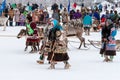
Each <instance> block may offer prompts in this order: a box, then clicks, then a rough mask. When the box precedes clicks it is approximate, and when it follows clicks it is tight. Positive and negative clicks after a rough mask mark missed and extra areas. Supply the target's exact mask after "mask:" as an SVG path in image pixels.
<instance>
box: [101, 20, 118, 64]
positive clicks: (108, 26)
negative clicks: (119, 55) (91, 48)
mask: <svg viewBox="0 0 120 80" xmlns="http://www.w3.org/2000/svg"><path fill="white" fill-rule="evenodd" d="M116 34H117V31H116V29H115V26H113V22H112V21H111V20H107V21H106V22H105V26H103V27H102V48H101V49H100V54H101V55H102V56H104V57H105V59H104V61H105V62H108V61H113V58H114V56H115V55H116V49H115V46H116V42H115V36H116Z"/></svg>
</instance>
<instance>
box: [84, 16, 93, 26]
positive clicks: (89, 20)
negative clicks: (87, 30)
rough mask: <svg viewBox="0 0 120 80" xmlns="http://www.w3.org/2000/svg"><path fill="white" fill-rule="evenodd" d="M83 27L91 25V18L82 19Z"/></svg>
mask: <svg viewBox="0 0 120 80" xmlns="http://www.w3.org/2000/svg"><path fill="white" fill-rule="evenodd" d="M83 25H92V18H91V17H90V16H89V15H86V16H85V17H84V18H83Z"/></svg>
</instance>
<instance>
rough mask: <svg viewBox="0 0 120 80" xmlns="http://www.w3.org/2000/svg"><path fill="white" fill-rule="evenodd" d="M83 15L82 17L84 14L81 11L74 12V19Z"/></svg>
mask: <svg viewBox="0 0 120 80" xmlns="http://www.w3.org/2000/svg"><path fill="white" fill-rule="evenodd" d="M81 17H82V14H81V13H80V12H76V13H74V16H73V18H74V19H80V18H81Z"/></svg>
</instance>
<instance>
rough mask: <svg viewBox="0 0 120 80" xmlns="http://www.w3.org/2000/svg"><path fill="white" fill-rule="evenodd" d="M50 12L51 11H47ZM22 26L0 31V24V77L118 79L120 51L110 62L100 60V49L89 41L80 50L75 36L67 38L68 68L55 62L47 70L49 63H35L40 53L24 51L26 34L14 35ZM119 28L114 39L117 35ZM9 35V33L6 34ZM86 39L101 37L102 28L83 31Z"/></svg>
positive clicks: (21, 79)
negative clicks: (54, 67)
mask: <svg viewBox="0 0 120 80" xmlns="http://www.w3.org/2000/svg"><path fill="white" fill-rule="evenodd" d="M49 12H50V11H49ZM23 28H25V27H21V26H20V27H16V26H14V27H7V28H6V31H2V30H3V27H0V80H118V79H119V74H120V69H119V68H120V54H119V53H120V52H117V55H116V56H115V58H114V61H113V62H108V63H106V62H103V59H104V58H103V57H101V55H100V54H99V51H100V50H99V49H96V48H94V47H93V46H92V45H90V46H88V45H87V46H88V47H89V49H85V48H84V47H83V46H82V48H81V49H80V50H79V49H77V48H78V46H79V40H78V39H77V38H76V37H70V38H68V39H69V41H74V42H69V43H68V47H69V49H68V54H69V57H70V60H69V63H70V65H71V68H70V69H67V70H65V69H64V64H63V63H62V62H61V63H57V64H56V69H54V70H49V69H48V67H49V66H50V65H49V64H48V62H47V60H45V64H41V65H40V64H38V63H36V60H38V59H39V54H38V53H34V54H31V53H29V51H30V47H28V50H27V51H26V52H25V51H24V48H25V37H23V38H21V39H17V38H16V37H15V36H16V35H17V34H18V32H19V31H20V30H21V29H23ZM119 34H120V30H118V33H117V36H116V39H120V36H119ZM7 36H8V37H7ZM83 36H84V37H85V39H86V43H88V41H87V40H88V39H90V40H98V41H100V40H101V32H91V34H90V36H86V35H85V34H83Z"/></svg>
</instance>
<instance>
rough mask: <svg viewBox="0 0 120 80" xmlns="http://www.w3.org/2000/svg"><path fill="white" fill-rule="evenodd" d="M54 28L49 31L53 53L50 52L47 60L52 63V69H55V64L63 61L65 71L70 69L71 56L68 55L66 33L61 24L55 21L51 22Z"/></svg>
mask: <svg viewBox="0 0 120 80" xmlns="http://www.w3.org/2000/svg"><path fill="white" fill-rule="evenodd" d="M51 26H52V28H51V29H50V31H49V35H48V40H49V41H50V42H51V45H50V46H51V51H50V52H48V58H47V60H48V61H50V64H51V65H50V67H49V68H50V69H55V62H59V61H62V62H64V64H65V66H64V69H69V67H70V64H69V62H68V60H69V56H68V53H67V43H66V42H65V37H64V31H63V28H62V26H60V24H59V22H58V21H57V20H55V19H53V20H52V21H51Z"/></svg>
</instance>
